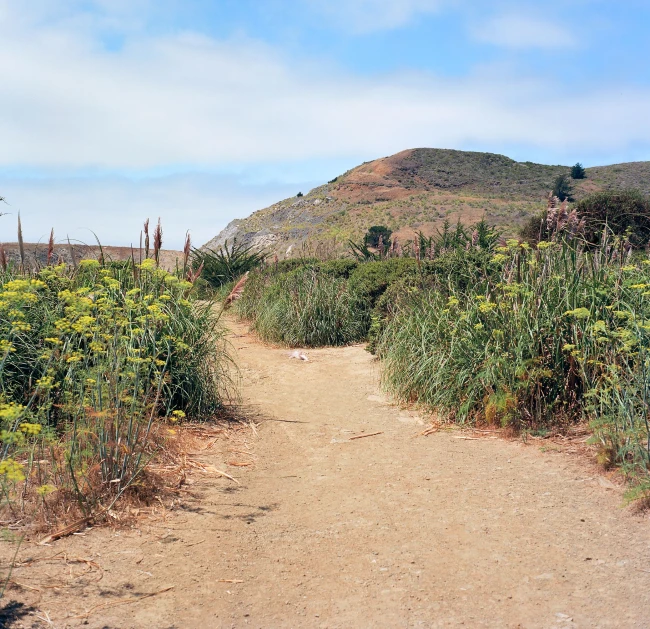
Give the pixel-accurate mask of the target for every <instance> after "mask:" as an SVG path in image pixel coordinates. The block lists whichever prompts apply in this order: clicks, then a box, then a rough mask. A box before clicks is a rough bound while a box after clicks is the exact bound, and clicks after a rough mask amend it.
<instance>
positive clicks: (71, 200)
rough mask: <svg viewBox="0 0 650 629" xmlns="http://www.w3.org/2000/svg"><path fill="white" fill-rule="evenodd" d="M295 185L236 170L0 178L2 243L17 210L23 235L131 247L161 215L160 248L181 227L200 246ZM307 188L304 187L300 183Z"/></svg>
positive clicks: (171, 242)
mask: <svg viewBox="0 0 650 629" xmlns="http://www.w3.org/2000/svg"><path fill="white" fill-rule="evenodd" d="M297 191H298V187H297V185H296V184H295V183H292V184H287V183H284V184H283V183H266V184H258V185H254V184H251V183H250V182H247V181H244V180H243V178H242V177H240V176H237V175H218V174H207V173H205V174H197V173H190V174H184V175H172V176H167V177H152V178H143V179H138V180H133V179H129V178H126V177H116V176H114V177H109V176H103V177H100V176H98V177H83V178H79V177H74V178H72V177H71V178H67V177H60V178H42V179H39V178H21V177H3V178H2V195H3V196H5V197H6V198H7V201H8V202H9V203H11V205H10V206H4V210H3V212H11V214H8V215H6V216H1V217H0V242H10V241H15V240H16V218H17V213H18V210H20V213H21V219H22V225H23V230H24V234H25V239H26V240H27V241H28V242H37V241H42V242H44V241H46V240H47V238H48V237H49V233H50V229H51V228H54V233H55V235H56V237H57V239H58V240H59V241H62V240H64V239H65V238H66V236H70V238H71V239H73V240H80V241H83V242H86V243H94V241H95V237H94V236H93V233H92V232H95V233H96V234H97V235H98V236H99V237H100V239H101V240H102V242H103V243H104V244H112V245H123V246H128V245H130V244H133V245H137V242H138V238H139V233H140V230H141V229H142V223H143V221H144V220H145V219H146V218H150V219H151V220H152V221H153V222H155V221H156V220H157V219H158V217H160V218H161V220H162V225H163V230H164V246H165V248H171V249H173V248H177V249H178V248H181V247H182V244H183V238H184V235H185V232H186V231H187V230H189V231H190V233H191V235H192V239H193V242H194V244H195V245H201V244H203V243H205V242H207V241H208V240H210V238H212V237H213V236H216V234H217V233H218V232H219V231H220V230H221V229H222V228H223V227H225V226H226V224H227V223H228V222H230V221H231V220H233V219H234V218H238V217H242V216H247V215H248V214H250V213H251V212H253V211H255V210H258V209H260V208H262V207H266V206H267V205H270V204H271V203H275V202H276V201H278V200H280V199H283V198H286V197H288V196H292V195H294V194H296V192H297ZM305 192H306V188H305Z"/></svg>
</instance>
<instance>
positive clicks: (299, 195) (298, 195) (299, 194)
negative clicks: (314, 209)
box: [296, 192, 304, 197]
mask: <svg viewBox="0 0 650 629" xmlns="http://www.w3.org/2000/svg"><path fill="white" fill-rule="evenodd" d="M296 196H297V197H302V196H304V195H303V193H302V192H299V193H298V194H297V195H296Z"/></svg>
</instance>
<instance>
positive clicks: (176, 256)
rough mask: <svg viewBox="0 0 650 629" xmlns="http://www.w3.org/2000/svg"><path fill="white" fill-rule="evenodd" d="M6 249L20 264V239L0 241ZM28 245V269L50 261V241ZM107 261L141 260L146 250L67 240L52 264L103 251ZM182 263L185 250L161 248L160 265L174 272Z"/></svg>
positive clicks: (96, 255)
mask: <svg viewBox="0 0 650 629" xmlns="http://www.w3.org/2000/svg"><path fill="white" fill-rule="evenodd" d="M0 246H1V247H2V248H3V249H4V251H5V254H6V256H7V260H8V261H9V262H15V263H16V264H20V249H19V246H18V243H17V242H6V243H0ZM24 247H25V265H26V266H27V267H28V268H39V267H43V266H45V265H46V264H47V255H48V244H47V243H27V242H26V243H24ZM102 251H103V253H104V256H105V258H106V259H107V260H113V261H118V260H129V259H131V256H132V255H133V256H134V258H135V261H136V262H140V260H141V259H144V258H145V255H144V250H142V251H141V250H140V249H138V248H137V247H136V248H133V249H132V248H131V247H112V246H103V245H102V247H101V250H100V248H99V246H97V245H85V244H75V243H73V244H72V245H71V246H70V245H68V243H67V242H66V243H59V244H57V245H55V246H54V256H53V260H52V261H53V263H55V264H56V263H57V262H58V261H61V262H64V263H65V264H71V263H72V256H73V255H74V261H75V262H76V263H78V262H79V261H80V260H85V259H93V260H96V259H98V258H99V257H100V255H101V253H102ZM177 265H178V266H180V267H182V266H183V252H182V251H176V250H174V249H161V251H160V266H161V267H162V268H163V269H165V270H166V271H173V270H175V269H176V267H177Z"/></svg>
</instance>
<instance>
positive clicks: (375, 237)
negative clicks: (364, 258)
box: [363, 225, 393, 247]
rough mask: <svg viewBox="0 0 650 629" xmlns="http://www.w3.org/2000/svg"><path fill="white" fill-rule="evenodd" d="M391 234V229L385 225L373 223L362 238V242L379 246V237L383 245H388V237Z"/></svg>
mask: <svg viewBox="0 0 650 629" xmlns="http://www.w3.org/2000/svg"><path fill="white" fill-rule="evenodd" d="M392 235H393V232H392V230H390V229H388V227H386V226H385V225H373V226H372V227H371V228H370V229H369V230H368V232H367V233H366V235H365V236H364V238H363V242H364V244H366V245H368V246H369V247H377V246H379V239H380V238H381V241H382V243H383V244H384V246H385V247H388V246H389V245H390V237H391V236H392Z"/></svg>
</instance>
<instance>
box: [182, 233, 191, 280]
mask: <svg viewBox="0 0 650 629" xmlns="http://www.w3.org/2000/svg"><path fill="white" fill-rule="evenodd" d="M191 253H192V240H191V239H190V232H187V233H186V234H185V246H184V247H183V273H185V272H186V271H187V266H188V264H189V261H190V254H191Z"/></svg>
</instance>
